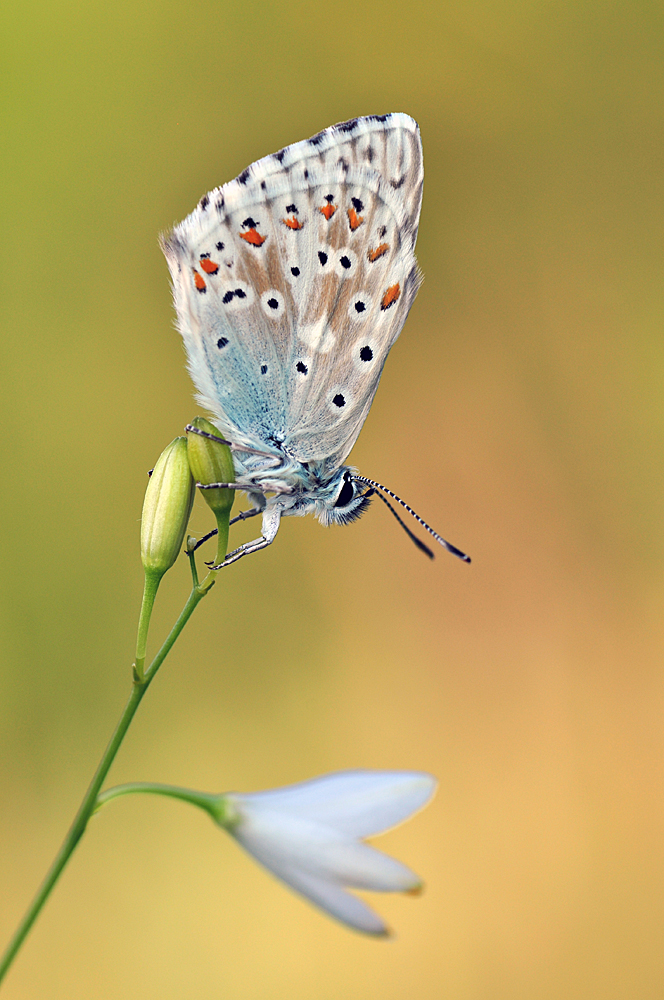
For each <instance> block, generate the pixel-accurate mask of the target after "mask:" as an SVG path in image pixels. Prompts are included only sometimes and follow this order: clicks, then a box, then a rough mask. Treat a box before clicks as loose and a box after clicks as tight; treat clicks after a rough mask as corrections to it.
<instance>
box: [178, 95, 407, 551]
mask: <svg viewBox="0 0 664 1000" xmlns="http://www.w3.org/2000/svg"><path fill="white" fill-rule="evenodd" d="M422 183H423V170H422V148H421V143H420V137H419V129H418V127H417V124H416V122H415V121H414V120H413V119H412V118H410V117H409V116H408V115H404V114H392V115H382V116H371V117H367V118H357V119H353V120H352V121H349V122H344V123H342V124H339V125H335V126H332V127H331V128H328V129H325V130H324V131H323V132H320V133H318V135H315V136H313V137H312V138H311V139H308V140H305V141H303V142H298V143H295V144H294V145H292V146H288V147H286V148H285V149H282V150H281V151H280V152H278V153H274V154H272V155H271V156H267V157H264V158H263V159H261V160H258V161H257V162H256V163H254V164H252V165H251V166H250V167H248V168H247V169H246V170H245V171H243V172H242V173H241V174H240V175H239V176H238V177H237V178H236V179H235V180H233V181H230V182H229V183H227V184H225V185H223V187H220V188H217V189H215V190H214V191H212V192H210V194H208V195H206V196H205V197H204V198H203V199H201V201H200V202H199V204H198V206H197V208H196V209H195V211H194V212H193V213H192V214H191V215H190V216H189V217H188V218H187V219H185V220H184V222H182V223H181V224H180V225H178V226H176V228H175V229H174V230H173V231H172V232H171V233H170V234H169V235H168V236H166V237H165V238H164V239H163V240H162V247H163V250H164V253H165V255H166V258H167V261H168V264H169V268H170V272H171V277H172V281H173V289H174V299H175V307H176V312H177V317H178V328H179V330H180V332H181V334H182V336H183V339H184V343H185V348H186V351H187V356H188V363H189V370H190V373H191V375H192V378H193V381H194V383H195V385H196V387H197V389H198V393H199V395H198V399H199V401H200V402H202V403H203V404H204V405H205V406H206V407H208V408H209V409H210V410H211V412H212V413H213V414H214V421H215V423H216V425H217V426H218V427H219V429H220V431H221V433H222V434H223V436H224V437H225V438H226V439H228V440H229V441H231V442H232V443H233V445H234V463H235V471H236V481H237V483H238V484H239V485H240V486H241V488H242V489H244V490H246V492H247V494H248V496H249V498H250V499H251V501H252V502H253V503H254V504H255V506H256V507H260V508H261V509H262V510H263V537H262V539H257V540H256V542H255V543H249V545H248V546H245V547H243V549H242V550H238V553H239V554H238V555H237V556H236V557H238V558H239V555H242V554H245V553H246V551H254V550H255V548H262V547H264V545H265V544H269V542H270V541H272V540H273V538H274V536H275V535H276V532H277V530H278V526H279V519H280V518H281V516H286V515H295V516H299V515H303V514H306V513H315V514H316V515H317V516H318V518H319V519H320V520H321V521H322V522H323V523H325V524H330V523H334V522H337V523H345V522H347V521H349V520H352V519H353V518H354V517H357V516H359V514H360V513H361V512H362V509H363V508H364V506H366V504H367V503H368V498H367V497H366V495H363V491H364V490H365V487H364V486H362V485H360V484H359V483H358V482H356V481H355V480H354V479H353V474H354V470H353V469H352V468H351V467H349V466H346V465H344V464H343V463H344V461H345V459H346V457H347V455H348V454H349V452H350V450H351V448H352V446H353V444H354V443H355V441H356V439H357V436H358V434H359V432H360V430H361V428H362V425H363V423H364V420H365V419H366V416H367V413H368V411H369V408H370V406H371V402H372V400H373V397H374V395H375V392H376V389H377V387H378V382H379V379H380V375H381V372H382V369H383V365H384V363H385V360H386V358H387V354H388V352H389V350H390V348H391V347H392V345H393V343H394V341H395V340H396V339H397V337H398V335H399V333H400V331H401V328H402V326H403V323H404V321H405V319H406V316H407V314H408V311H409V309H410V307H411V305H412V303H413V300H414V298H415V295H416V293H417V289H418V287H419V283H420V280H421V279H420V274H419V270H418V267H417V262H416V260H415V255H414V247H415V240H416V236H417V227H418V223H419V214H420V206H421V199H422ZM242 446H245V447H246V448H248V449H251V451H247V452H244V451H243V450H242ZM253 452H259V453H260V454H254V453H253ZM270 494H271V495H270ZM252 546H253V548H252ZM232 555H235V554H232ZM229 561H232V559H229Z"/></svg>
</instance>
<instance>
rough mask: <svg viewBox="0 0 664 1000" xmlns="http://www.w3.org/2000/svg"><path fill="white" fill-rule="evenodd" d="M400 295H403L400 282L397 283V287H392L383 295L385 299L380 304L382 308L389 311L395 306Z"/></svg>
mask: <svg viewBox="0 0 664 1000" xmlns="http://www.w3.org/2000/svg"><path fill="white" fill-rule="evenodd" d="M400 295H401V289H400V288H399V282H398V281H397V283H396V285H390V287H389V288H388V289H387V291H386V292H385V294H384V295H383V298H382V299H381V303H380V308H381V309H389V308H390V306H393V305H394V303H395V302H396V301H397V299H398V298H399V296H400Z"/></svg>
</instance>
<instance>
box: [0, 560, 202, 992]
mask: <svg viewBox="0 0 664 1000" xmlns="http://www.w3.org/2000/svg"><path fill="white" fill-rule="evenodd" d="M215 577H216V573H208V575H207V576H206V577H205V579H204V580H203V582H202V583H201V584H199V585H198V586H194V588H193V590H192V591H191V594H190V595H189V598H188V599H187V603H186V604H185V606H184V608H183V609H182V611H181V613H180V616H179V618H178V620H177V621H176V622H175V625H174V626H173V628H172V629H171V631H170V633H169V635H168V637H167V639H166V641H165V642H164V644H163V646H162V647H161V649H160V650H159V652H158V653H157V655H156V656H155V658H154V660H153V661H152V663H151V664H150V667H149V669H148V670H147V671H146V672H145V674H143V670H142V664H140V665H139V661H140V659H141V655H142V657H143V663H144V662H145V640H146V638H147V629H148V625H149V620H150V613H151V610H152V606H153V604H154V598H155V596H156V593H157V587H158V586H159V581H158V580H157V581H156V582H155V581H152V583H150V582H149V578H148V576H147V575H146V582H145V591H144V594H143V605H142V607H141V616H140V623H139V637H138V641H137V661H136V665H135V667H134V686H133V688H132V692H131V695H130V697H129V701H128V702H127V704H126V706H125V709H124V712H123V713H122V715H121V717H120V721H119V722H118V724H117V726H116V728H115V732H114V733H113V735H112V736H111V739H110V742H109V744H108V746H107V747H106V750H105V751H104V755H103V757H102V758H101V761H100V762H99V766H98V768H97V770H96V772H95V775H94V777H93V779H92V781H91V782H90V786H89V788H88V790H87V792H86V793H85V796H84V798H83V801H82V802H81V805H80V806H79V809H78V812H77V813H76V816H75V817H74V821H73V823H72V825H71V827H70V829H69V832H68V834H67V836H66V837H65V840H64V842H63V844H62V847H61V848H60V850H59V851H58V853H57V855H56V857H55V860H54V861H53V864H52V865H51V867H50V868H49V870H48V872H47V874H46V877H45V878H44V881H43V882H42V884H41V886H40V888H39V890H38V892H37V895H36V896H35V898H34V899H33V901H32V903H31V904H30V906H29V907H28V910H27V912H26V913H25V916H24V917H23V919H22V920H21V922H20V924H19V925H18V927H17V929H16V932H15V934H14V936H13V937H12V939H11V941H10V942H9V944H8V946H7V949H6V951H5V952H4V954H3V956H2V958H1V959H0V982H2V980H3V978H4V976H5V974H6V972H7V970H8V969H9V967H10V965H11V963H12V962H13V960H14V958H15V956H16V954H17V952H18V950H19V948H20V947H21V945H22V944H23V941H24V940H25V938H26V936H27V934H28V931H29V930H30V928H31V927H32V925H33V924H34V922H35V920H36V919H37V917H38V915H39V913H40V911H41V908H42V907H43V905H44V903H45V902H46V900H47V899H48V897H49V895H50V893H51V891H52V889H53V887H54V886H55V884H56V882H57V880H58V878H59V877H60V875H61V873H62V870H63V869H64V867H65V865H66V864H67V862H68V861H69V858H70V857H71V855H72V854H73V852H74V849H75V847H76V845H77V844H78V842H79V840H80V839H81V837H82V836H83V833H84V832H85V828H86V826H87V824H88V820H89V819H90V816H91V815H92V813H93V812H94V809H95V805H96V803H97V796H98V794H99V790H100V788H101V786H102V784H103V782H104V779H105V777H106V775H107V774H108V772H109V769H110V767H111V764H112V763H113V761H114V759H115V755H116V754H117V752H118V750H119V749H120V745H121V743H122V741H123V739H124V737H125V734H126V732H127V730H128V729H129V726H130V724H131V721H132V719H133V718H134V715H135V714H136V709H137V708H138V706H139V705H140V703H141V700H142V698H143V695H144V694H145V692H146V691H147V689H148V687H149V686H150V684H151V682H152V680H153V679H154V677H155V674H156V673H157V671H158V670H159V667H160V666H161V665H162V663H163V662H164V660H165V659H166V657H167V656H168V654H169V652H170V651H171V649H172V647H173V644H174V643H175V641H176V639H177V638H178V636H179V635H180V632H181V631H182V629H183V628H184V626H185V625H186V624H187V622H188V621H189V619H190V617H191V615H192V614H193V612H194V610H195V609H196V607H197V605H198V604H199V602H200V601H202V599H203V598H204V597H205V595H206V594H207V593H208V591H209V590H210V587H211V586H212V585H213V583H214V582H215ZM141 650H142V654H141Z"/></svg>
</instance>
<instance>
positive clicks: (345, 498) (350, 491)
mask: <svg viewBox="0 0 664 1000" xmlns="http://www.w3.org/2000/svg"><path fill="white" fill-rule="evenodd" d="M354 497H355V486H354V484H353V482H352V480H351V478H350V476H349V474H348V473H347V472H344V484H343V486H342V487H341V492H340V493H339V496H338V497H337V499H336V502H335V504H334V506H335V507H346V506H347V505H348V504H349V503H350V502H351V500H352V499H353V498H354Z"/></svg>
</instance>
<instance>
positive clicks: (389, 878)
mask: <svg viewBox="0 0 664 1000" xmlns="http://www.w3.org/2000/svg"><path fill="white" fill-rule="evenodd" d="M228 798H229V799H230V800H231V802H232V803H233V805H234V807H235V808H236V809H237V811H238V813H239V815H240V817H241V818H240V821H239V822H238V823H237V824H236V825H235V826H234V827H233V828H232V829H231V831H230V832H231V833H232V834H233V836H234V837H235V838H236V839H237V840H238V841H239V842H240V843H241V844H242V846H243V847H244V848H245V849H246V850H247V851H249V853H250V854H253V856H254V857H255V858H256V859H257V860H258V861H260V862H261V863H262V864H264V865H265V867H266V868H269V869H270V870H271V871H273V872H274V873H275V874H276V875H279V876H281V875H282V871H283V870H285V869H292V870H298V871H300V872H302V873H306V874H309V875H312V876H314V877H315V878H320V879H323V880H326V881H327V882H331V883H332V882H333V883H336V884H340V885H348V886H353V887H354V888H356V889H371V890H373V891H374V892H406V891H408V890H409V889H415V888H417V887H418V886H419V885H420V884H421V882H420V879H419V878H418V877H417V875H415V874H414V872H412V871H411V870H410V869H409V868H407V867H406V865H404V864H402V863H401V862H400V861H397V860H396V859H395V858H391V857H389V856H388V855H387V854H383V853H382V852H381V851H377V850H375V848H373V847H369V845H368V844H363V843H360V842H359V841H357V840H355V839H354V838H353V837H349V836H347V835H346V834H343V833H339V832H337V831H336V830H334V829H332V827H330V826H324V825H323V824H321V823H314V822H312V821H311V820H308V819H302V818H300V817H299V816H290V815H287V814H284V813H280V812H276V811H274V810H272V809H265V808H263V804H262V803H261V804H260V805H259V806H257V805H256V803H248V802H246V801H243V799H244V796H240V795H233V796H228Z"/></svg>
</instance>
